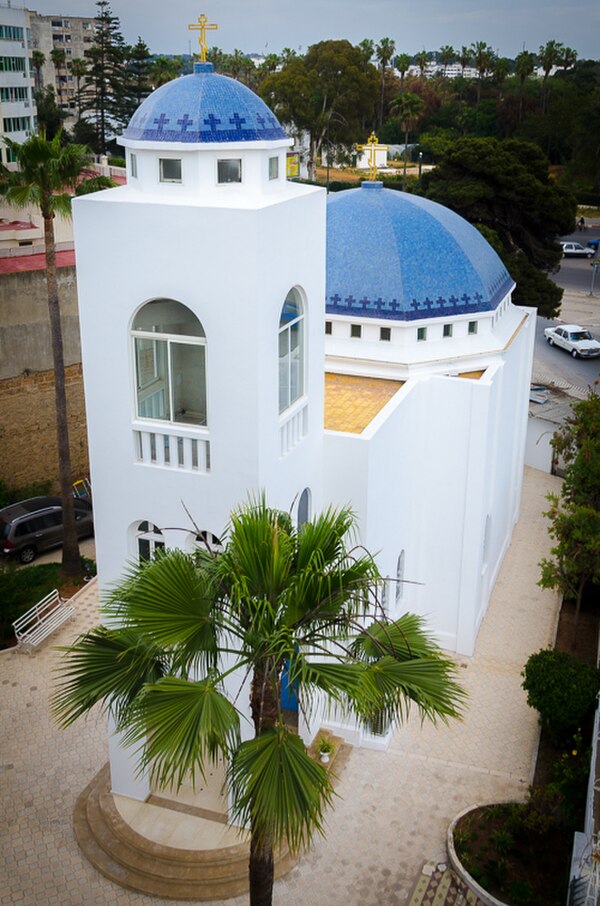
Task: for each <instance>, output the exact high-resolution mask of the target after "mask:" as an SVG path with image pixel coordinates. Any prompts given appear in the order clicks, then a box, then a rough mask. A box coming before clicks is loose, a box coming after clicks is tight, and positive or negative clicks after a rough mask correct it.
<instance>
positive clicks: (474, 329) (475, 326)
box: [467, 321, 479, 337]
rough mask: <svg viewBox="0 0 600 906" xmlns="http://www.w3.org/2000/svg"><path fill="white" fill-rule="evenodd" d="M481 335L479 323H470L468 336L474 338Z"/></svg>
mask: <svg viewBox="0 0 600 906" xmlns="http://www.w3.org/2000/svg"><path fill="white" fill-rule="evenodd" d="M478 333H479V321H469V324H468V326H467V335H468V336H470V337H474V336H476V335H477V334H478Z"/></svg>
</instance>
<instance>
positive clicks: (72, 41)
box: [30, 11, 96, 116]
mask: <svg viewBox="0 0 600 906" xmlns="http://www.w3.org/2000/svg"><path fill="white" fill-rule="evenodd" d="M30 16H31V43H32V48H33V49H35V50H40V51H41V52H42V53H43V54H44V57H45V61H44V64H43V66H42V67H41V69H40V72H39V77H38V83H39V87H46V86H48V85H52V86H53V87H54V91H55V94H56V101H57V103H58V104H59V106H61V107H62V108H63V110H66V111H67V112H68V113H69V114H70V115H71V116H75V113H76V110H77V80H76V78H75V76H74V75H73V74H72V72H71V67H70V63H71V62H72V61H73V60H76V59H80V60H82V59H84V57H85V53H86V51H88V50H89V49H90V47H91V46H92V44H93V43H94V33H95V29H96V21H95V19H94V18H93V17H89V16H88V17H82V16H62V15H58V16H41V15H39V13H37V12H34V11H32V12H31V13H30ZM53 50H57V51H63V52H64V57H63V59H62V61H59V62H57V63H55V60H54V59H53V57H52V51H53ZM55 57H56V54H55Z"/></svg>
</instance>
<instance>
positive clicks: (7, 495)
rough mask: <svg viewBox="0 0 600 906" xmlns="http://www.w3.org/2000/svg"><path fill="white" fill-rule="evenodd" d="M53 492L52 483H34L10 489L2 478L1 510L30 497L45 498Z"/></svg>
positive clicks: (0, 480) (0, 492)
mask: <svg viewBox="0 0 600 906" xmlns="http://www.w3.org/2000/svg"><path fill="white" fill-rule="evenodd" d="M51 492H52V481H50V480H48V481H32V482H31V483H30V484H25V485H21V486H14V487H9V485H7V484H6V482H5V481H3V480H2V479H1V478H0V509H2V507H5V506H9V505H10V504H11V503H18V502H19V501H20V500H27V499H28V498H29V497H45V496H46V495H47V494H50V493H51Z"/></svg>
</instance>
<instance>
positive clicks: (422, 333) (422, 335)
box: [417, 327, 427, 340]
mask: <svg viewBox="0 0 600 906" xmlns="http://www.w3.org/2000/svg"><path fill="white" fill-rule="evenodd" d="M426 339H427V328H426V327H417V340H426Z"/></svg>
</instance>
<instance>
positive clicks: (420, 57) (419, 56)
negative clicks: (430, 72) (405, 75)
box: [415, 48, 429, 79]
mask: <svg viewBox="0 0 600 906" xmlns="http://www.w3.org/2000/svg"><path fill="white" fill-rule="evenodd" d="M428 61H429V55H428V53H427V51H426V50H425V48H423V50H420V51H419V52H418V53H416V54H415V63H416V64H417V66H418V67H419V72H420V75H421V78H422V79H424V78H425V70H426V69H427V63H428Z"/></svg>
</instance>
